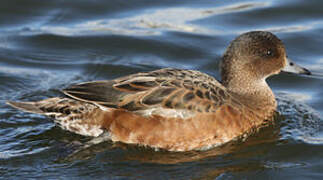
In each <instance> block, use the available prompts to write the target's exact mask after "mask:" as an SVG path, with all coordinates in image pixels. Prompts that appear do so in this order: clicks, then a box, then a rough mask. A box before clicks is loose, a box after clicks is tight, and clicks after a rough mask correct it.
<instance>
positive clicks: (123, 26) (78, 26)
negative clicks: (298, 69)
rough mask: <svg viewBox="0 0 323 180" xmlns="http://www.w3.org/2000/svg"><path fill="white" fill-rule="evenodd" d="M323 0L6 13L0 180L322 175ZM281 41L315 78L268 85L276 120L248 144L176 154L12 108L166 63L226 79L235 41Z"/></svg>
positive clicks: (9, 9) (35, 3)
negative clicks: (245, 37)
mask: <svg viewBox="0 0 323 180" xmlns="http://www.w3.org/2000/svg"><path fill="white" fill-rule="evenodd" d="M322 7H323V1H312V0H306V1H300V0H293V1H292V0H286V1H278V0H277V1H274V0H272V1H252V0H251V1H233V0H232V1H214V0H209V1H207V0H200V1H193V0H192V1H189V0H185V1H170V0H164V1H153V0H151V1H148V0H137V1H123V0H109V1H103V0H97V1H64V0H53V1H39V0H26V1H18V0H10V1H9V0H2V1H1V6H0V178H3V179H17V178H43V179H57V178H58V179H78V178H82V179H93V178H96V179H283V178H285V179H323V174H322V170H323V130H322V128H323V119H322V118H323V117H322V113H323V100H322V96H323V88H322V87H323V81H322V80H323V78H322V76H323V49H322V45H323V11H322ZM250 30H268V31H272V32H274V33H275V34H276V35H277V36H279V37H280V38H281V39H282V40H283V41H284V42H285V45H286V47H287V51H288V54H289V57H290V58H291V59H294V61H296V62H298V63H299V64H301V65H303V66H305V67H307V68H308V69H310V70H311V71H312V72H313V75H312V76H296V75H290V74H281V75H279V76H275V77H272V78H269V80H268V82H269V84H270V86H271V87H272V88H273V90H274V92H275V94H276V96H277V100H278V103H279V107H278V112H279V114H278V115H277V118H276V119H277V120H276V123H275V124H274V125H272V126H270V127H267V128H264V129H262V130H261V131H260V132H259V133H257V134H255V135H253V136H252V137H250V138H248V139H247V141H246V142H244V143H238V142H237V143H231V144H228V145H225V146H224V147H221V148H216V149H213V150H209V151H206V152H186V153H170V152H163V151H158V152H155V151H154V150H151V149H145V148H142V147H136V146H126V145H123V144H113V143H111V142H103V143H100V144H97V145H95V146H90V147H88V148H85V149H83V150H82V151H80V152H78V153H76V154H73V155H72V156H71V155H70V154H71V152H73V151H74V150H75V149H78V148H79V147H81V146H82V145H84V144H85V143H86V142H87V141H89V140H90V139H89V138H88V137H82V136H78V135H75V134H73V133H69V132H66V131H63V130H61V129H60V128H58V127H56V126H54V124H53V123H52V121H51V120H50V119H48V118H45V117H42V116H39V115H34V114H29V113H24V112H21V111H18V110H16V109H12V108H10V107H9V106H8V105H6V104H5V101H6V100H17V101H21V100H39V99H43V98H47V97H53V96H57V95H60V92H59V90H60V89H62V88H64V87H66V86H68V85H69V84H72V83H77V82H82V81H90V80H100V79H112V78H116V77H119V76H122V75H127V74H130V73H135V72H139V71H149V70H154V69H158V68H164V67H176V68H187V69H196V70H200V71H203V72H206V73H209V74H211V75H213V76H215V77H217V78H219V69H218V63H219V60H220V59H221V54H222V53H223V51H224V50H225V47H226V46H227V45H228V44H229V42H230V41H231V40H232V39H233V38H234V37H236V36H237V35H239V34H241V33H243V32H246V31H250Z"/></svg>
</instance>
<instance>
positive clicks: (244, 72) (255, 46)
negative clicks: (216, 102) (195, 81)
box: [221, 31, 311, 87]
mask: <svg viewBox="0 0 323 180" xmlns="http://www.w3.org/2000/svg"><path fill="white" fill-rule="evenodd" d="M281 71H285V72H291V73H297V74H311V73H310V71H308V70H307V69H305V68H303V67H300V66H298V65H297V64H295V63H294V62H292V61H291V60H290V59H288V58H287V54H286V50H285V47H284V44H283V42H282V41H281V40H280V39H278V38H277V37H276V36H275V35H274V34H272V33H270V32H265V31H252V32H247V33H244V34H242V35H240V36H238V37H237V38H236V39H235V40H233V41H232V42H231V43H230V45H229V47H228V48H227V50H226V52H225V53H224V56H223V60H222V63H221V76H222V83H223V84H224V85H225V86H227V87H230V86H235V85H238V86H241V83H245V84H247V85H250V84H252V83H253V82H254V83H260V82H264V80H265V79H266V78H267V77H269V76H271V75H274V74H278V73H279V72H281ZM239 81H240V83H239ZM241 81H243V82H241Z"/></svg>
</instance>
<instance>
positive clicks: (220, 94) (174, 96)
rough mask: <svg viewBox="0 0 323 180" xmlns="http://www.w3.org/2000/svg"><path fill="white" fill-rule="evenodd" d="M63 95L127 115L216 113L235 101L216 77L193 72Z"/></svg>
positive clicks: (83, 87)
mask: <svg viewBox="0 0 323 180" xmlns="http://www.w3.org/2000/svg"><path fill="white" fill-rule="evenodd" d="M63 92H64V93H65V94H66V95H68V96H70V97H72V98H75V99H78V100H81V101H85V102H90V103H94V104H96V105H98V106H105V107H108V108H122V109H125V110H128V111H137V110H145V109H150V108H154V107H157V106H158V107H160V106H161V107H163V108H169V109H184V110H188V111H194V112H195V111H196V112H215V111H216V109H217V108H218V107H219V106H221V105H223V104H225V103H226V102H227V101H228V100H232V99H233V98H232V97H230V94H229V93H228V92H227V91H226V88H225V87H223V86H222V85H221V84H220V83H219V82H218V81H217V80H215V79H214V78H213V77H211V76H209V75H207V74H204V73H201V72H198V71H193V70H180V69H171V68H167V69H161V70H156V71H152V72H147V73H138V74H134V75H130V76H126V77H123V78H119V79H116V80H112V81H95V82H87V83H81V84H76V85H72V86H70V87H68V88H66V89H64V90H63Z"/></svg>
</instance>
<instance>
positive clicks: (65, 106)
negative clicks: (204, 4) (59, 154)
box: [9, 32, 308, 151]
mask: <svg viewBox="0 0 323 180" xmlns="http://www.w3.org/2000/svg"><path fill="white" fill-rule="evenodd" d="M257 43H258V44H257ZM256 44H257V46H259V44H260V46H261V48H262V49H263V50H261V49H260V50H259V49H257V50H255V49H254V47H253V46H256ZM244 45H245V46H244ZM269 49H270V51H271V53H273V55H272V54H268V51H269ZM262 51H263V52H262ZM262 53H265V54H267V55H268V56H266V57H263V56H262ZM263 59H264V60H263ZM259 61H260V62H259ZM286 63H287V58H286V54H285V49H284V46H283V44H282V43H281V41H280V40H279V39H278V38H277V37H275V36H274V35H272V34H271V33H268V32H250V33H249V34H248V33H246V34H243V35H241V36H239V37H238V38H237V39H236V40H235V41H233V42H232V43H231V45H230V46H229V48H228V50H227V52H226V53H225V55H224V58H223V64H222V84H221V83H219V82H218V81H217V80H215V79H214V78H213V77H211V76H209V75H207V74H204V73H201V72H198V71H192V70H180V69H170V68H167V69H161V70H156V71H152V72H146V73H138V74H134V75H130V76H126V77H122V78H119V79H115V80H109V81H95V82H87V83H81V84H77V85H72V86H70V87H68V88H67V89H65V90H63V92H64V94H65V95H67V97H66V98H59V97H57V98H50V99H46V100H43V101H39V102H9V104H10V105H12V106H14V107H16V108H19V109H22V110H25V111H28V112H33V113H39V114H44V115H48V116H51V117H53V118H54V119H55V122H56V123H57V124H58V125H59V126H61V127H62V128H63V129H66V130H69V131H72V132H75V133H78V134H81V135H87V136H100V134H102V133H104V132H108V133H109V138H110V139H111V140H112V141H120V142H124V143H130V144H138V145H144V146H150V147H153V148H162V149H166V150H169V151H189V150H205V149H209V148H211V147H214V146H218V145H221V144H223V143H226V142H228V141H231V140H233V139H236V138H238V137H240V136H242V135H245V134H249V133H251V132H252V131H254V130H255V129H257V128H258V127H260V126H261V125H262V124H264V123H265V121H266V120H269V119H270V117H271V116H272V115H273V113H274V111H275V109H276V101H275V97H274V94H273V93H272V91H271V89H270V88H269V86H268V85H267V83H266V81H265V78H266V77H268V76H269V75H272V74H276V73H278V72H280V70H281V69H282V68H283V67H284V66H286ZM263 66H265V67H268V66H270V67H273V68H272V69H270V68H269V69H267V68H264V67H263ZM301 73H308V71H306V70H304V69H303V72H301Z"/></svg>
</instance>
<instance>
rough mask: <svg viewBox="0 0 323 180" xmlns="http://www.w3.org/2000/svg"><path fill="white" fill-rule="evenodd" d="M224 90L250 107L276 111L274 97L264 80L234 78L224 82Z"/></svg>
mask: <svg viewBox="0 0 323 180" xmlns="http://www.w3.org/2000/svg"><path fill="white" fill-rule="evenodd" d="M223 84H224V86H226V88H227V89H228V90H229V91H231V92H233V93H234V94H236V95H237V96H239V99H242V100H243V101H245V103H246V104H249V105H250V107H256V108H262V109H264V108H266V109H268V110H269V111H273V110H275V109H276V100H275V95H274V94H273V92H272V90H271V89H270V87H269V86H268V84H267V82H266V80H265V79H260V80H252V79H241V78H234V79H231V80H230V81H224V82H223Z"/></svg>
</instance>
